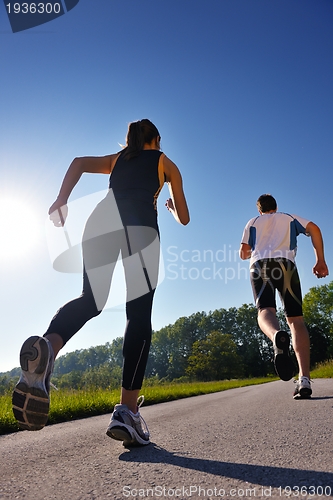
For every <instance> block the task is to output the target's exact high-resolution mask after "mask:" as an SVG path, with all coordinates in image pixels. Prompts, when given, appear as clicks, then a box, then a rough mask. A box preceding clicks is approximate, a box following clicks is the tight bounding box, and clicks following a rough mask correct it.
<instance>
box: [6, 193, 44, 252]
mask: <svg viewBox="0 0 333 500" xmlns="http://www.w3.org/2000/svg"><path fill="white" fill-rule="evenodd" d="M38 235H39V230H38V219H37V215H36V213H35V211H34V210H33V208H32V207H31V206H29V204H28V203H26V202H24V201H23V200H21V199H15V198H14V197H6V198H0V258H1V261H2V262H4V261H7V260H14V259H17V258H21V257H22V258H23V257H24V256H25V255H27V254H28V253H30V252H31V251H32V250H33V248H34V247H35V246H36V245H37V242H38Z"/></svg>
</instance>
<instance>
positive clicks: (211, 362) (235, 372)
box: [0, 281, 333, 393]
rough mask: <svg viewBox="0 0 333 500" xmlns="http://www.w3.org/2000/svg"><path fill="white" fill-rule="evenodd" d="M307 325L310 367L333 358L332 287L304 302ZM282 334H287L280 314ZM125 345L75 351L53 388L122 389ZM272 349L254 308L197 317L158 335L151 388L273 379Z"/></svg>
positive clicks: (4, 378) (58, 368) (314, 291)
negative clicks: (184, 382)
mask: <svg viewBox="0 0 333 500" xmlns="http://www.w3.org/2000/svg"><path fill="white" fill-rule="evenodd" d="M303 312H304V319H305V321H306V324H307V326H308V329H309V333H310V341H311V362H312V364H313V365H314V364H316V363H318V362H322V361H326V360H328V359H332V357H333V281H332V282H331V283H329V284H328V285H323V286H318V287H314V288H311V289H310V290H309V292H308V293H307V294H306V295H305V296H304V302H303ZM278 316H279V319H280V324H281V328H282V329H287V324H286V321H285V318H284V314H283V311H282V310H281V309H279V310H278ZM122 343H123V338H122V337H118V338H116V339H115V340H113V341H112V342H111V343H106V344H105V345H102V346H96V347H91V348H89V349H81V350H76V351H74V352H71V353H68V354H65V355H63V356H60V357H59V358H58V359H57V360H56V362H55V368H54V375H53V377H52V382H53V383H54V384H55V385H56V386H57V387H59V388H73V389H81V388H104V389H105V388H117V387H119V385H120V383H121V371H122ZM272 359H273V351H272V344H271V342H270V341H269V340H268V339H267V338H266V336H265V335H264V334H263V333H262V332H261V330H260V329H259V327H258V323H257V310H256V308H255V307H254V306H253V305H251V304H244V305H242V306H241V307H239V308H235V307H231V308H230V309H217V310H215V311H210V312H209V313H206V312H197V313H195V314H192V315H191V316H188V317H182V318H179V319H178V320H177V321H176V322H175V323H174V324H172V325H168V326H165V327H163V328H161V329H160V330H158V331H154V332H153V336H152V343H151V349H150V355H149V360H148V364H147V369H146V374H145V378H146V383H149V382H152V383H153V382H169V381H175V380H199V381H210V380H223V379H231V378H249V377H265V376H268V375H271V374H274V368H273V364H272ZM19 373H20V370H19V369H18V368H15V369H14V370H12V371H11V372H7V373H6V374H0V393H4V392H6V391H8V390H11V389H12V387H13V385H14V384H15V383H16V381H17V377H18V375H19Z"/></svg>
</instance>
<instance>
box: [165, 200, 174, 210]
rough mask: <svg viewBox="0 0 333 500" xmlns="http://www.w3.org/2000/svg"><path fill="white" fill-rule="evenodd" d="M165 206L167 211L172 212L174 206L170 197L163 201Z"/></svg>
mask: <svg viewBox="0 0 333 500" xmlns="http://www.w3.org/2000/svg"><path fill="white" fill-rule="evenodd" d="M165 206H166V207H167V209H168V210H169V212H174V211H175V206H174V204H173V201H172V198H169V199H168V200H167V201H166V202H165Z"/></svg>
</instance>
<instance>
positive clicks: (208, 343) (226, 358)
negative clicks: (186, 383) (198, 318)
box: [186, 331, 243, 381]
mask: <svg viewBox="0 0 333 500" xmlns="http://www.w3.org/2000/svg"><path fill="white" fill-rule="evenodd" d="M186 372H187V374H188V375H190V376H191V377H194V378H196V379H199V380H203V381H209V380H223V379H226V378H228V379H230V378H237V377H241V376H242V374H243V371H242V360H241V358H240V356H239V355H238V354H237V346H236V344H235V342H234V341H233V340H232V336H231V335H229V334H225V333H221V332H219V331H213V332H210V333H209V334H208V335H207V337H206V338H205V339H202V340H197V341H195V342H194V344H193V348H192V354H191V355H190V356H189V358H188V366H187V369H186Z"/></svg>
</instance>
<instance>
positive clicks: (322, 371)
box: [311, 359, 333, 378]
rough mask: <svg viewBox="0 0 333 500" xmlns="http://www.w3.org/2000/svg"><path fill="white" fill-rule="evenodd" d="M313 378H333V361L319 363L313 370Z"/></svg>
mask: <svg viewBox="0 0 333 500" xmlns="http://www.w3.org/2000/svg"><path fill="white" fill-rule="evenodd" d="M311 378H333V359H331V360H329V361H325V362H324V363H319V364H318V365H317V366H316V367H315V368H314V369H313V370H311Z"/></svg>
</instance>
